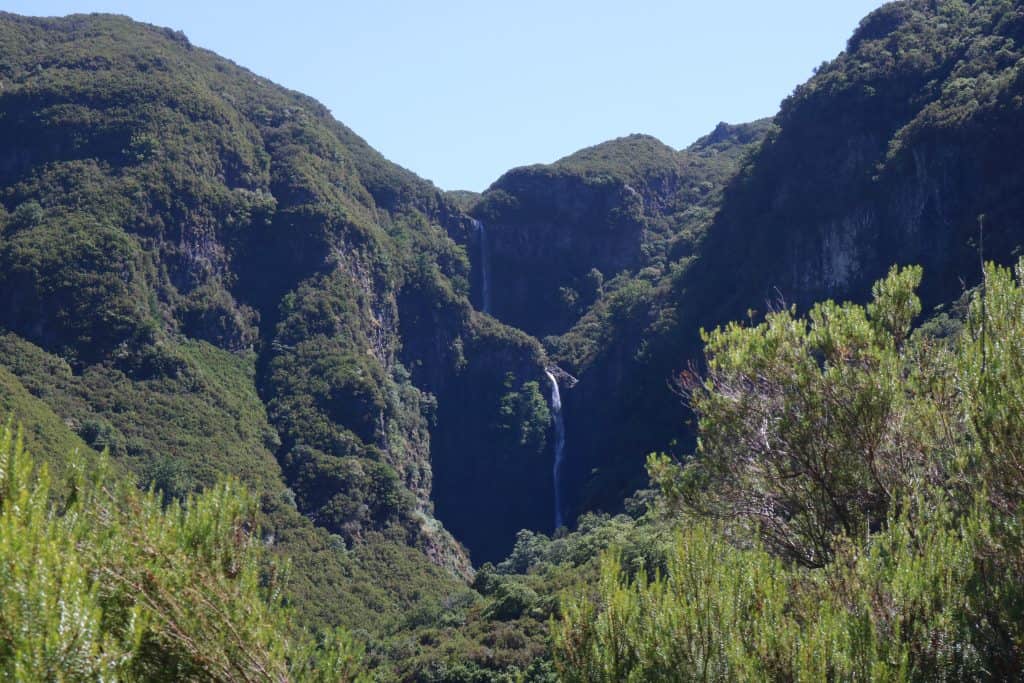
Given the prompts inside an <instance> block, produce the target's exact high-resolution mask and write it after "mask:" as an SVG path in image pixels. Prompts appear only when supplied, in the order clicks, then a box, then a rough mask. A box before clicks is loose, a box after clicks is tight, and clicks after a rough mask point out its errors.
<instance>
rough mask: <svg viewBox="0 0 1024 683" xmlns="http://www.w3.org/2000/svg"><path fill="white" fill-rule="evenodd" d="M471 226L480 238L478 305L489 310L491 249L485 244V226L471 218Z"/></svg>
mask: <svg viewBox="0 0 1024 683" xmlns="http://www.w3.org/2000/svg"><path fill="white" fill-rule="evenodd" d="M473 228H474V229H475V230H476V233H477V236H478V239H479V240H480V282H481V284H480V302H481V303H480V306H481V310H482V311H483V312H484V313H488V314H489V313H490V312H491V250H490V248H489V247H488V245H487V226H485V225H484V224H483V221H478V220H477V219H475V218H474V219H473Z"/></svg>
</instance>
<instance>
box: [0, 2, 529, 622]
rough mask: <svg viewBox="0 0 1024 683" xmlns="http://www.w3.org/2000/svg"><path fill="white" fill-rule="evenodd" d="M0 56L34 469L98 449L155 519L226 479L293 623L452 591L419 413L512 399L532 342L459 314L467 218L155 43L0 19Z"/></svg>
mask: <svg viewBox="0 0 1024 683" xmlns="http://www.w3.org/2000/svg"><path fill="white" fill-rule="evenodd" d="M0 42H2V44H3V50H2V54H3V57H2V62H0V80H2V84H3V89H2V93H0V111H2V116H0V148H2V150H3V151H2V154H0V187H2V189H0V201H2V205H3V210H2V212H0V214H2V221H0V222H2V225H3V228H2V231H0V327H2V329H3V333H2V336H0V345H2V347H3V351H2V352H0V359H2V360H0V365H2V366H3V373H4V374H3V381H4V385H5V404H10V403H11V402H12V401H14V402H15V405H12V406H10V409H12V410H13V411H14V412H15V415H16V418H17V419H19V420H29V421H31V423H32V424H31V425H30V426H29V429H30V433H35V434H38V439H37V440H38V441H39V442H40V443H41V445H42V442H44V441H45V445H46V446H47V447H48V448H47V449H46V450H47V452H53V453H60V452H64V451H66V450H67V449H68V448H69V447H72V446H74V445H75V444H79V443H81V442H82V441H84V444H85V445H87V446H88V447H91V448H95V449H104V448H106V449H109V450H110V452H111V454H112V455H113V456H114V458H115V461H116V462H117V463H118V464H119V465H123V466H124V467H125V468H127V470H130V471H131V472H132V473H134V475H135V476H137V477H138V478H139V480H140V482H141V483H142V485H144V486H149V485H152V486H155V487H157V488H158V489H160V490H161V491H163V492H164V493H165V494H166V495H167V496H168V497H178V496H182V495H184V494H186V493H187V492H189V491H193V490H197V489H200V488H204V487H207V486H209V485H211V484H213V483H214V482H215V481H216V480H217V479H218V477H220V476H223V475H225V474H229V473H230V474H232V475H234V476H238V477H240V478H241V479H242V481H243V482H244V483H245V484H246V485H248V486H250V487H252V488H253V489H254V490H256V491H257V492H259V493H260V494H261V495H262V498H263V510H264V514H265V519H264V520H263V529H264V534H265V536H266V540H267V542H268V543H270V544H272V545H273V546H275V547H276V548H278V549H279V551H280V553H281V554H283V555H286V556H289V557H291V558H292V560H293V565H294V567H295V569H294V571H293V574H292V589H293V591H294V593H295V595H294V599H295V600H296V601H298V602H299V603H301V604H303V605H304V606H305V608H306V609H308V611H309V614H310V617H311V618H312V619H313V620H314V621H323V622H326V623H337V622H339V621H346V622H350V623H360V624H361V625H365V624H367V623H370V624H372V623H379V622H380V621H381V620H382V619H384V618H385V617H386V616H387V615H388V614H390V612H389V610H390V609H391V608H390V607H389V608H388V609H386V610H383V612H382V610H381V608H380V604H381V601H383V604H386V605H389V606H393V607H394V608H396V609H397V608H398V607H400V606H401V605H403V604H409V601H415V600H416V599H419V598H414V597H411V596H416V595H417V594H418V590H419V589H417V588H416V581H420V580H421V581H422V583H423V586H425V587H426V586H429V587H430V590H429V591H427V590H424V594H427V593H429V594H431V595H433V594H435V592H437V593H444V592H458V591H462V590H465V588H464V583H463V579H464V578H465V577H468V576H469V575H471V567H470V565H469V561H468V558H467V554H466V552H465V550H464V548H463V547H462V546H461V544H459V543H458V542H457V541H456V540H455V539H453V538H452V536H451V535H450V534H449V533H448V532H447V531H445V529H444V528H443V527H442V526H441V525H440V523H439V522H438V521H437V519H436V518H435V517H434V516H433V512H432V510H433V504H432V502H431V498H430V494H431V485H432V467H431V461H430V455H429V453H430V446H429V442H430V430H431V429H432V427H433V428H438V429H443V428H444V427H445V426H446V423H445V420H446V419H447V417H446V416H447V415H449V414H451V412H450V409H449V407H448V406H447V405H445V406H444V407H443V408H442V410H441V411H440V412H438V411H437V410H436V406H437V401H436V398H435V396H434V395H433V394H431V393H429V392H430V390H431V389H434V390H436V391H441V387H440V386H439V385H440V384H441V381H440V380H437V379H436V378H437V377H449V375H452V376H454V375H456V374H457V373H456V372H455V370H456V369H459V372H461V376H464V377H467V378H469V377H472V380H469V379H467V380H466V382H470V381H472V382H474V383H475V382H478V381H479V382H481V383H483V382H487V381H490V382H491V383H492V384H495V385H500V386H504V384H505V383H506V382H507V378H506V373H507V372H509V371H515V372H517V373H518V375H517V377H516V378H515V379H513V380H511V381H510V382H508V383H509V388H508V390H507V391H509V392H512V393H515V392H518V391H521V390H522V386H523V384H524V383H526V382H527V380H528V379H529V378H530V375H531V374H532V375H533V376H534V377H536V378H539V377H542V364H541V362H540V360H539V358H540V355H541V351H540V349H539V346H537V345H535V344H534V345H532V346H531V345H530V344H529V343H528V340H527V341H525V342H524V339H523V336H522V335H518V336H517V333H515V332H514V331H513V330H509V329H507V328H505V327H503V326H501V325H500V324H498V323H496V322H494V321H487V320H483V321H482V320H481V319H480V316H478V315H477V314H476V313H475V312H474V311H473V310H472V308H471V306H470V304H469V301H468V296H467V295H468V273H469V266H468V261H467V259H466V257H465V253H464V251H463V250H462V249H460V248H459V247H458V245H456V243H455V242H454V241H453V240H452V239H451V237H449V232H450V233H451V234H453V235H456V236H458V235H459V234H461V233H464V232H466V231H468V230H469V229H470V228H469V226H470V221H469V219H468V218H467V217H465V216H463V215H462V214H461V213H460V212H459V211H458V210H457V209H456V208H455V207H454V205H453V204H452V203H451V202H450V201H448V200H447V199H446V198H445V196H444V194H443V193H442V192H441V191H439V190H438V189H437V188H435V187H433V186H432V185H430V184H429V183H427V182H426V181H423V180H421V179H419V178H417V177H416V176H415V175H413V174H411V173H409V172H408V171H405V170H404V169H401V168H399V167H397V166H395V165H393V164H391V163H389V162H387V161H386V160H385V159H384V158H383V157H381V156H380V155H379V154H378V153H377V152H375V151H374V150H372V149H371V148H370V147H369V146H367V145H366V143H365V142H363V141H362V140H361V139H360V138H359V137H358V136H356V135H355V134H354V133H353V132H352V131H350V130H349V129H347V128H345V127H344V126H342V125H341V124H339V123H337V122H336V121H335V120H334V119H333V118H331V117H330V115H329V114H328V112H327V110H326V109H325V108H324V107H323V106H321V105H320V104H318V103H316V102H314V101H313V100H311V99H309V98H307V97H304V96H301V95H299V94H297V93H293V92H289V91H287V90H285V89H283V88H280V87H278V86H275V85H273V84H271V83H269V82H268V81H265V80H263V79H260V78H258V77H257V76H255V75H253V74H251V73H250V72H247V71H245V70H244V69H242V68H240V67H238V66H236V65H234V64H232V63H230V62H228V61H227V60H224V59H221V58H219V57H217V56H216V55H214V54H212V53H210V52H208V51H205V50H201V49H199V48H196V47H194V46H192V45H191V44H190V43H189V42H188V40H187V39H186V38H185V37H184V36H183V35H181V34H180V33H175V32H172V31H168V30H164V29H159V28H155V27H152V26H146V25H143V24H138V23H135V22H132V21H131V20H129V19H127V18H124V17H114V16H105V15H90V16H73V17H68V18H64V19H29V18H22V17H17V16H14V15H9V14H4V15H2V17H0ZM404 331H408V334H416V333H417V332H420V331H422V334H418V336H417V337H416V340H415V342H412V341H410V342H408V343H406V342H405V340H404V339H403V338H402V334H403V332H404ZM492 355H493V356H500V358H501V361H500V362H497V361H491V360H489V359H490V358H491V357H492ZM467 356H468V357H469V360H467V359H466V358H467ZM499 365H500V369H498V366H499ZM413 375H415V376H416V377H417V379H418V380H421V382H420V384H419V385H417V384H414V383H413V381H412V379H411V377H412V376H413ZM449 381H450V380H449ZM420 387H422V389H421V388H420ZM19 396H20V397H23V398H21V399H19V398H18V397H19ZM8 397H13V399H12V398H8ZM450 400H451V401H453V402H456V401H458V400H459V398H458V397H456V398H453V399H450ZM466 400H469V399H468V398H467V399H466ZM499 407H500V406H498V405H497V402H495V405H493V406H487V405H482V406H477V405H474V406H473V409H474V410H475V411H477V412H478V413H479V414H481V415H482V416H487V415H488V410H491V412H492V413H493V415H492V417H493V418H494V421H495V422H496V420H497V418H498V417H499V415H498V409H499ZM446 411H448V412H446ZM37 414H38V415H40V417H39V418H37V417H36V415H37ZM485 424H490V423H485ZM48 425H51V426H48ZM61 425H62V426H61ZM488 429H490V431H488ZM497 431H498V426H497V425H495V426H493V427H484V428H483V429H482V431H481V436H480V438H490V437H491V436H493V435H495V434H496V433H497ZM467 446H472V442H471V441H470V442H468V443H467ZM531 446H534V447H535V446H536V445H535V444H531ZM523 448H524V447H521V446H520V445H519V443H518V442H514V443H511V444H510V445H509V447H508V450H509V452H511V453H515V452H516V451H517V450H521V449H523ZM346 548H348V549H350V551H351V552H349V553H346V552H345V549H346ZM378 563H381V565H382V566H395V567H407V568H408V571H409V574H410V576H405V577H401V578H400V579H399V578H398V576H397V575H394V580H391V578H389V576H387V575H385V576H382V574H383V573H382V572H381V571H379V567H378ZM412 576H419V577H421V578H420V579H413V578H411V577H412ZM372 577H376V578H372ZM360 582H362V583H363V587H362V588H360V589H359V590H351V589H352V586H353V585H358V584H359V583H360ZM374 582H376V583H377V584H378V585H377V586H376V587H369V584H370V583H374ZM346 603H352V606H351V608H350V609H346V610H338V609H337V606H338V605H339V604H346Z"/></svg>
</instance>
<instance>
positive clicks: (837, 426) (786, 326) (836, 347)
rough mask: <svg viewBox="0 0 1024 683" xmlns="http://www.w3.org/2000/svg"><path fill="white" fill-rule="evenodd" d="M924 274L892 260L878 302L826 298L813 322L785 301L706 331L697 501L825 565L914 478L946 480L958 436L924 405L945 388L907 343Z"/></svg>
mask: <svg viewBox="0 0 1024 683" xmlns="http://www.w3.org/2000/svg"><path fill="white" fill-rule="evenodd" d="M920 278H921V270H920V269H919V268H907V269H904V270H899V269H896V268H893V269H892V271H891V272H890V274H889V276H888V277H887V278H886V279H885V280H882V281H879V282H878V283H877V284H876V285H875V288H874V293H875V298H874V300H873V302H872V303H870V304H869V305H868V306H867V308H864V307H861V306H856V305H853V304H843V305H836V304H834V303H832V302H826V303H823V304H818V305H816V306H815V307H814V308H813V309H812V310H811V312H810V314H809V319H807V320H805V319H800V318H797V317H795V314H794V312H793V311H792V310H784V311H779V312H775V313H770V314H769V315H768V316H767V318H766V320H765V322H764V323H761V324H759V325H757V326H755V327H744V326H742V325H739V324H736V323H733V324H730V325H729V326H727V327H726V328H723V329H718V330H715V331H714V332H711V333H708V334H705V335H704V339H705V341H706V343H707V346H706V355H707V365H708V370H707V377H706V379H704V380H703V382H697V381H695V380H693V379H692V378H690V379H689V380H688V383H687V387H686V389H687V390H688V391H690V392H691V394H690V397H691V405H692V407H693V409H694V410H695V411H696V413H697V414H698V415H699V417H700V423H699V428H700V441H699V451H698V457H697V460H696V461H695V462H694V463H693V465H692V466H691V468H690V472H688V474H687V476H689V477H691V478H693V480H694V482H699V486H694V487H692V489H691V490H690V491H689V493H687V494H686V495H685V498H686V501H687V503H688V504H690V505H691V506H692V507H694V508H695V509H699V510H700V511H701V512H703V513H705V514H713V515H715V516H719V517H723V518H725V517H739V518H741V519H743V520H744V522H745V523H747V524H750V525H752V526H753V527H755V528H756V529H757V530H758V532H759V534H760V535H761V537H762V538H763V539H764V541H765V543H766V544H767V545H768V547H769V548H770V549H772V550H773V551H777V552H781V553H784V554H785V555H786V556H787V557H789V558H792V559H794V560H796V561H798V562H801V563H803V564H806V565H808V566H821V565H823V564H826V563H828V562H829V561H831V559H832V554H833V548H832V539H833V536H834V535H835V534H836V533H842V534H845V535H846V536H848V537H851V538H863V537H864V535H865V534H867V533H868V532H869V531H870V530H873V529H877V527H878V525H880V524H881V523H882V521H883V520H884V519H885V517H886V514H887V511H888V507H889V505H890V504H891V502H892V500H893V497H894V496H899V495H900V493H901V492H902V491H905V486H906V484H907V483H908V482H913V481H918V480H921V479H924V480H932V481H935V482H936V483H938V481H939V478H940V477H941V476H942V473H943V472H945V471H946V470H947V466H948V463H946V462H944V461H943V460H942V456H943V455H944V454H945V453H947V452H948V450H949V448H950V444H949V443H948V440H947V439H946V437H947V435H946V434H944V433H942V432H941V431H940V432H939V433H936V432H935V430H934V429H933V425H932V424H930V423H929V421H928V420H926V415H925V414H926V413H927V412H928V406H930V405H931V404H932V402H933V401H935V400H937V399H939V398H942V397H937V396H935V394H934V392H933V389H935V387H933V386H932V385H931V384H930V383H929V382H927V381H921V380H920V378H918V377H916V376H915V374H914V373H915V370H916V366H917V364H919V363H921V362H923V360H924V361H926V360H927V359H923V358H922V356H921V354H920V353H918V352H917V351H916V350H914V351H911V350H907V349H905V348H904V347H903V341H904V340H905V339H906V338H907V336H908V334H909V330H910V323H911V321H912V320H913V318H914V317H916V315H917V314H918V313H919V312H920V310H921V309H920V302H919V301H918V299H917V297H916V295H915V294H914V289H915V287H916V286H917V284H918V283H919V282H920ZM921 353H925V354H927V353H930V352H928V351H927V350H922V351H921ZM921 404H924V405H921ZM918 420H922V422H918Z"/></svg>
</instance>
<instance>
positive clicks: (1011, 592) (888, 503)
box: [552, 262, 1024, 681]
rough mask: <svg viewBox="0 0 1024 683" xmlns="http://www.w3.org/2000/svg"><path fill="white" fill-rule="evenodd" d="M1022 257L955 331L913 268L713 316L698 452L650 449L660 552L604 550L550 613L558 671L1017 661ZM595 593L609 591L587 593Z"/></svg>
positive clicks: (775, 673)
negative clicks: (854, 297)
mask: <svg viewBox="0 0 1024 683" xmlns="http://www.w3.org/2000/svg"><path fill="white" fill-rule="evenodd" d="M1022 269H1024V262H1022V263H1021V264H1019V265H1018V267H1017V271H1016V278H1015V277H1014V273H1013V272H1011V271H1009V270H1007V269H1002V268H997V267H996V266H993V265H990V266H987V267H986V278H985V282H984V285H983V286H982V287H981V288H980V289H979V290H978V291H976V292H975V293H974V295H973V296H972V299H971V304H970V312H969V315H968V320H967V323H966V325H965V326H964V327H963V328H962V332H961V333H960V336H959V339H958V340H957V342H956V344H955V345H952V344H950V343H948V340H945V339H941V338H938V339H937V338H935V337H933V336H931V335H928V334H920V335H911V334H909V332H910V324H911V321H912V320H913V319H914V317H915V316H916V315H917V314H918V313H919V312H920V307H919V304H918V302H917V299H916V296H915V295H914V289H915V288H916V287H917V285H918V283H919V282H920V278H921V272H920V269H916V268H909V269H904V270H899V269H895V268H894V269H893V270H892V271H891V272H890V274H889V277H888V278H886V279H885V280H882V281H880V282H878V283H877V284H876V286H875V288H874V294H875V298H874V301H873V302H872V303H871V304H869V305H868V306H866V307H860V306H855V305H852V304H844V305H842V306H838V305H836V304H833V303H831V302H826V303H824V304H819V305H818V306H815V307H814V309H812V311H811V313H810V315H809V319H807V320H803V319H798V318H796V317H795V316H794V314H793V312H792V311H780V312H776V313H771V314H769V315H768V317H767V320H766V321H765V322H764V323H762V324H760V325H757V326H754V327H743V326H740V325H737V324H732V325H729V326H728V327H726V328H724V329H719V330H716V331H715V332H712V333H710V334H707V335H705V339H706V341H707V354H708V372H707V377H706V379H704V380H702V381H697V380H696V379H694V378H690V379H689V380H688V381H687V386H688V387H689V389H690V390H691V391H692V393H691V394H690V396H691V400H692V402H693V405H694V407H695V408H696V409H697V410H698V412H699V414H700V418H701V419H700V441H699V444H700V446H699V448H700V450H699V453H698V454H697V456H696V457H695V458H694V459H693V460H691V461H690V462H688V463H686V464H685V465H684V466H683V467H679V466H678V465H676V464H674V463H673V462H672V461H671V459H669V458H667V457H666V456H652V457H651V458H649V460H648V466H649V471H650V473H651V477H652V479H653V480H654V481H655V482H656V483H657V484H658V486H659V489H660V494H659V497H658V498H657V499H656V506H655V507H656V509H659V510H661V511H662V513H661V514H668V515H674V516H676V518H677V519H678V520H679V524H680V526H681V531H680V532H679V535H678V536H677V538H676V539H675V541H674V542H673V543H672V544H671V546H670V548H669V550H668V554H667V560H666V562H665V565H664V570H663V571H659V572H657V573H656V574H655V576H654V577H653V578H651V576H650V574H649V573H648V572H638V573H637V572H632V571H630V572H626V571H624V570H623V565H622V563H621V561H620V559H619V557H620V555H619V553H618V552H617V551H615V550H614V549H613V550H612V551H610V552H605V554H604V558H603V560H602V564H601V572H600V577H599V579H598V581H597V584H596V585H595V586H583V587H578V588H576V589H575V590H573V591H570V592H569V593H568V594H567V596H566V598H565V601H564V604H563V609H562V613H561V615H560V616H559V617H557V618H556V619H555V620H554V622H553V624H552V628H553V639H554V656H555V663H556V665H557V667H558V670H559V673H560V675H561V676H562V677H563V678H564V679H565V680H578V681H597V680H607V681H619V680H637V681H640V680H666V681H689V680H808V681H811V680H893V681H897V680H899V681H902V680H921V681H925V680H927V681H932V680H979V679H980V680H988V679H992V680H1003V679H1008V678H1013V677H1015V676H1017V675H1018V674H1019V672H1020V670H1021V666H1022V662H1024V649H1022V647H1021V643H1022V642H1024V641H1022V640H1021V627H1020V624H1021V623H1022V621H1021V618H1022V615H1024V610H1022V605H1024V593H1022V590H1021V586H1022V585H1024V584H1022V582H1021V577H1022V576H1024V571H1022V570H1024V564H1022V562H1021V558H1022V557H1024V555H1022V549H1024V543H1022V540H1024V537H1022V535H1021V533H1020V529H1021V527H1020V522H1019V520H1018V514H1017V508H1018V504H1019V500H1020V499H1019V496H1020V490H1021V488H1020V480H1019V473H1020V462H1019V459H1018V458H1017V456H1016V452H1017V448H1018V446H1019V438H1018V437H1019V434H1018V432H1019V430H1020V429H1021V417H1020V416H1021V412H1020V411H1019V410H1017V409H1016V408H1015V406H1016V405H1017V403H1016V402H1017V401H1018V393H1019V392H1020V390H1021V389H1022V388H1024V385H1022V384H1021V383H1022V382H1024V364H1022V363H1021V362H1020V358H1021V357H1022V355H1024V350H1022V349H1021V348H1019V343H1018V342H1019V339H1021V338H1022V335H1024V315H1021V312H1022V311H1024V286H1022V283H1021V277H1022V275H1024V272H1022ZM595 594H596V596H595Z"/></svg>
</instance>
